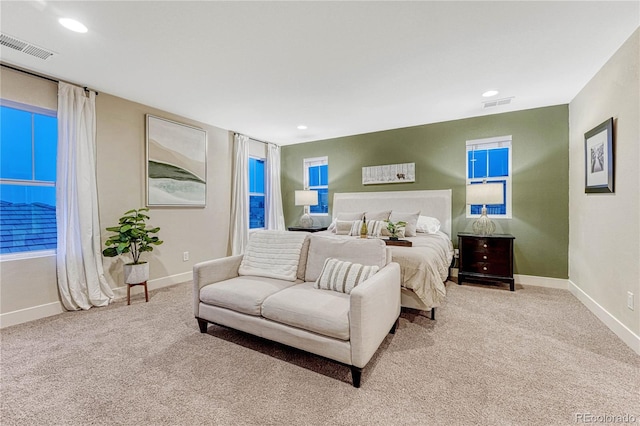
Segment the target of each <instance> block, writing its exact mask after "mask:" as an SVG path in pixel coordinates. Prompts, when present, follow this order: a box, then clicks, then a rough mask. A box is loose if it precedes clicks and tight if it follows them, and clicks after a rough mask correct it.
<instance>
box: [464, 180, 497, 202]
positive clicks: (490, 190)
mask: <svg viewBox="0 0 640 426" xmlns="http://www.w3.org/2000/svg"><path fill="white" fill-rule="evenodd" d="M502 191H503V186H502V184H501V183H477V184H475V185H467V204H483V205H487V204H502V203H504V196H503V195H504V194H503V192H502Z"/></svg>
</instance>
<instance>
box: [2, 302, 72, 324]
mask: <svg viewBox="0 0 640 426" xmlns="http://www.w3.org/2000/svg"><path fill="white" fill-rule="evenodd" d="M63 312H66V311H65V309H64V307H63V306H62V303H60V302H52V303H47V304H44V305H39V306H32V307H30V308H25V309H19V310H17V311H12V312H7V313H5V314H0V328H5V327H10V326H12V325H16V324H22V323H23V322H29V321H34V320H37V319H40V318H46V317H50V316H52V315H58V314H61V313H63Z"/></svg>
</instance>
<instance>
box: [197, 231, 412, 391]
mask: <svg viewBox="0 0 640 426" xmlns="http://www.w3.org/2000/svg"><path fill="white" fill-rule="evenodd" d="M262 232H266V233H269V232H270V233H272V234H268V235H269V237H270V238H271V237H273V238H276V240H278V239H282V238H285V237H287V234H288V236H289V237H292V234H299V233H292V232H286V231H280V232H279V233H278V232H277V231H262ZM280 235H282V237H280ZM263 236H264V235H263ZM303 239H304V241H303V242H302V243H301V244H302V246H301V248H300V249H299V257H298V261H297V264H296V265H295V268H296V269H295V270H294V271H292V275H293V277H292V278H293V279H292V280H286V279H282V278H274V277H273V275H274V274H273V273H271V272H268V271H267V269H269V268H270V265H267V266H265V273H264V275H265V276H259V275H261V274H260V272H259V269H258V270H257V271H256V269H255V268H254V269H251V268H247V267H246V265H245V264H246V263H248V262H249V257H250V256H253V258H255V257H256V245H254V246H253V248H252V249H251V250H249V249H248V250H247V251H246V252H245V253H253V255H251V254H245V255H246V256H247V260H246V261H245V262H244V263H243V255H238V256H230V257H225V258H221V259H215V260H210V261H206V262H202V263H199V264H197V265H195V266H194V268H193V285H194V287H193V302H194V304H193V305H194V314H195V317H196V319H197V320H198V324H199V327H200V331H201V332H202V333H206V331H207V326H208V324H209V323H212V324H217V325H222V326H226V327H230V328H234V329H237V330H241V331H244V332H247V333H251V334H254V335H256V336H260V337H263V338H266V339H269V340H274V341H277V342H280V343H283V344H285V345H289V346H293V347H295V348H298V349H302V350H304V351H307V352H311V353H314V354H316V355H320V356H323V357H326V358H329V359H332V360H335V361H338V362H340V363H343V364H346V365H348V366H350V367H351V373H352V379H353V386H355V387H360V379H361V373H362V369H363V368H364V366H365V365H366V364H367V363H368V362H369V360H370V359H371V357H372V356H373V354H374V353H375V352H376V350H377V349H378V347H379V346H380V344H381V343H382V341H383V340H384V338H385V336H386V335H387V333H394V332H395V329H396V326H397V324H398V318H399V316H400V267H399V265H398V264H397V263H393V262H391V254H390V252H389V250H388V249H387V248H386V246H385V244H384V242H382V241H380V240H360V239H352V240H347V241H345V240H342V239H335V238H332V237H328V236H317V235H313V234H307V233H305V234H304V237H303ZM253 240H254V239H253V237H252V239H251V240H250V242H249V245H250V246H251V245H252V241H253ZM275 245H277V244H268V245H266V246H267V247H266V248H265V249H264V251H265V253H261V252H260V248H259V246H258V249H257V256H258V257H260V256H263V257H264V258H265V259H266V260H267V261H268V262H270V263H271V262H276V261H277V259H279V258H280V257H279V256H273V255H272V254H271V253H268V251H269V250H270V249H271V247H273V246H275ZM296 256H298V254H297V253H296ZM327 258H336V259H340V260H345V261H349V262H353V263H359V264H362V265H377V266H378V267H379V268H380V270H379V271H378V272H377V273H376V274H375V275H373V276H372V277H370V278H368V279H367V280H365V281H364V282H362V283H361V284H359V285H358V286H356V287H354V288H353V290H352V291H351V293H350V294H347V293H341V292H337V291H332V290H323V289H318V288H314V282H315V281H316V280H317V279H318V277H319V276H320V274H321V271H322V268H323V266H324V262H325V260H326V259H327ZM289 267H291V265H289ZM247 270H248V271H249V272H247ZM243 271H244V272H245V273H248V274H249V275H242V274H241V273H243ZM276 275H277V274H276Z"/></svg>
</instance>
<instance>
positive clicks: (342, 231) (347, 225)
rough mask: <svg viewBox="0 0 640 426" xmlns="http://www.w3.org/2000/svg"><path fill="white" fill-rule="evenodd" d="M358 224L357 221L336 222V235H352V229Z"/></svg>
mask: <svg viewBox="0 0 640 426" xmlns="http://www.w3.org/2000/svg"><path fill="white" fill-rule="evenodd" d="M355 222H357V221H356V220H338V219H336V221H335V224H336V226H335V231H334V232H335V233H336V235H350V234H351V227H352V226H353V224H354V223H355Z"/></svg>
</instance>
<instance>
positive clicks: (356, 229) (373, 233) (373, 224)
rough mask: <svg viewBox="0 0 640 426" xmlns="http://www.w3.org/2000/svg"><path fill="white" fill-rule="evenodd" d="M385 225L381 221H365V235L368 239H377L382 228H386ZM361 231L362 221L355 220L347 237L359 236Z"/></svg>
mask: <svg viewBox="0 0 640 426" xmlns="http://www.w3.org/2000/svg"><path fill="white" fill-rule="evenodd" d="M386 226H387V224H386V223H385V222H383V221H381V220H367V235H368V236H370V237H379V236H380V232H381V231H382V228H386ZM360 229H362V221H361V220H356V221H355V222H353V225H352V226H351V230H350V231H349V235H354V236H359V235H360Z"/></svg>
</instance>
